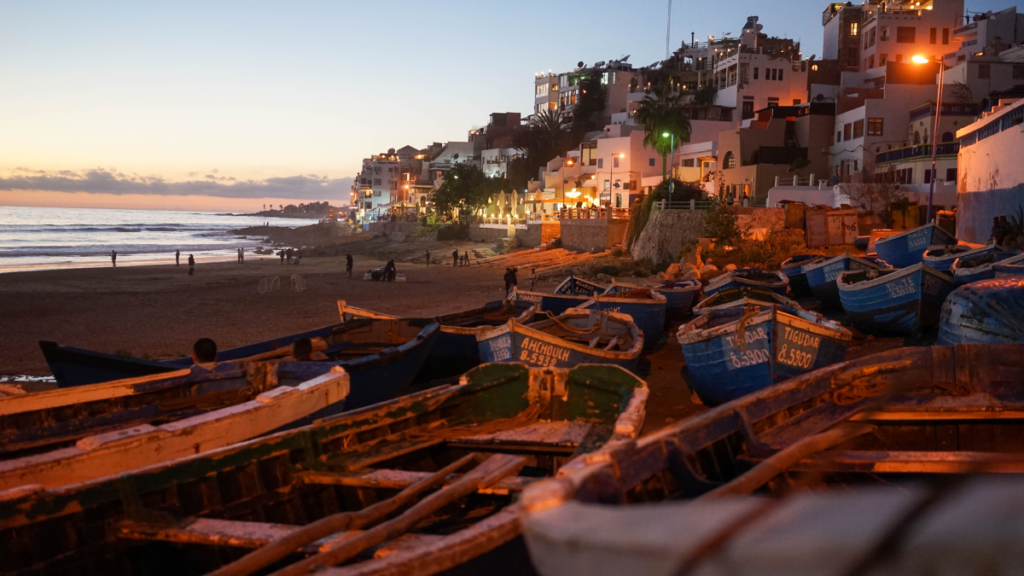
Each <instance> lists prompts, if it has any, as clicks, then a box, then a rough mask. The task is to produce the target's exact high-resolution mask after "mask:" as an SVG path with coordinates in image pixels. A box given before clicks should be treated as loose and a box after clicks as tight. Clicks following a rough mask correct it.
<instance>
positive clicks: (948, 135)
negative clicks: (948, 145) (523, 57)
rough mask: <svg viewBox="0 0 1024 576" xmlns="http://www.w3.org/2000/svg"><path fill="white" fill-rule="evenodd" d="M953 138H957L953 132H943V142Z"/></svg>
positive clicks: (950, 140)
mask: <svg viewBox="0 0 1024 576" xmlns="http://www.w3.org/2000/svg"><path fill="white" fill-rule="evenodd" d="M953 140H956V136H953V133H952V132H943V133H942V142H943V143H945V142H952V141H953Z"/></svg>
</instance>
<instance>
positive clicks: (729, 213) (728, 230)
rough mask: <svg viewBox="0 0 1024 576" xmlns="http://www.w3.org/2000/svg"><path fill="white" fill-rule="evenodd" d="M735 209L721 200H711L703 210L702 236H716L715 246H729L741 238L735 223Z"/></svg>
mask: <svg viewBox="0 0 1024 576" xmlns="http://www.w3.org/2000/svg"><path fill="white" fill-rule="evenodd" d="M736 221H737V218H736V209H735V208H733V207H731V206H726V205H725V204H723V203H721V202H712V203H711V207H710V208H708V210H707V211H706V212H704V237H705V238H716V239H717V240H716V246H731V245H732V244H733V243H734V242H736V241H737V240H739V239H740V238H741V235H740V229H739V226H737V224H736Z"/></svg>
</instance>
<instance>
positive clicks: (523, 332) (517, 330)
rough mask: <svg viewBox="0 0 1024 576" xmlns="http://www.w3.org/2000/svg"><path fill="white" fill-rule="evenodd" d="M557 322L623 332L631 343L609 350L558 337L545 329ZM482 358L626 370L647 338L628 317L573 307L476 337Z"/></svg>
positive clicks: (632, 367)
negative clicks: (621, 348)
mask: <svg viewBox="0 0 1024 576" xmlns="http://www.w3.org/2000/svg"><path fill="white" fill-rule="evenodd" d="M554 322H559V323H562V324H575V325H578V326H580V327H581V328H583V327H587V326H601V330H598V331H597V332H592V333H587V337H592V336H593V335H594V334H604V335H611V336H613V337H614V336H615V335H618V334H623V335H624V336H626V337H627V340H628V341H629V342H631V343H632V344H631V345H630V346H629V348H628V349H627V350H623V351H618V350H614V351H610V350H602V349H598V348H591V347H588V346H584V345H582V344H578V343H575V342H570V341H568V340H564V339H562V338H559V337H557V336H555V335H553V334H550V333H547V332H545V331H544V330H545V329H546V328H547V327H548V326H550V325H551V324H552V323H554ZM476 338H477V342H478V348H479V355H480V359H481V360H482V361H483V362H522V363H523V364H526V365H529V366H537V367H542V368H543V367H550V368H572V367H573V366H578V365H580V364H612V365H615V366H621V367H623V368H625V369H627V370H633V369H634V368H636V365H637V362H638V361H639V360H640V352H641V351H642V350H643V347H644V337H643V335H642V333H641V332H640V330H639V328H637V326H636V324H634V323H633V321H632V319H631V318H630V317H629V316H626V315H624V314H615V313H601V312H595V311H590V310H581V309H570V310H568V311H567V312H566V313H565V314H562V315H559V316H558V317H557V318H556V319H551V320H546V321H540V322H537V323H535V324H532V325H529V326H525V325H522V324H519V323H518V322H509V323H508V324H506V325H505V326H501V327H499V328H496V329H493V330H491V331H489V332H483V333H480V334H478V335H477V336H476Z"/></svg>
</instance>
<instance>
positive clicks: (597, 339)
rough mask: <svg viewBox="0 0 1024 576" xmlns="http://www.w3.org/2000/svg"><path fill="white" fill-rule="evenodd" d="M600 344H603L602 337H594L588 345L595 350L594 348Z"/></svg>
mask: <svg viewBox="0 0 1024 576" xmlns="http://www.w3.org/2000/svg"><path fill="white" fill-rule="evenodd" d="M599 342H601V336H600V335H598V336H594V337H593V338H591V339H590V343H589V344H587V345H588V346H590V347H591V348H594V347H596V346H597V345H598V343H599Z"/></svg>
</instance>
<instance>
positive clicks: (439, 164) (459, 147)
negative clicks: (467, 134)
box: [429, 142, 475, 190]
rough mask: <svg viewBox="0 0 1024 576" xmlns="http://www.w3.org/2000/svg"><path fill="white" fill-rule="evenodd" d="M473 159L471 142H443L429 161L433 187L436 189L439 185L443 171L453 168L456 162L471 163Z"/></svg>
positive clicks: (442, 177)
mask: <svg viewBox="0 0 1024 576" xmlns="http://www.w3.org/2000/svg"><path fill="white" fill-rule="evenodd" d="M474 161H475V157H474V156H473V143H472V142H447V143H445V144H444V145H443V146H442V148H441V149H440V150H439V151H438V152H437V154H435V155H434V156H433V160H431V162H430V168H429V170H430V180H431V182H432V183H433V189H434V190H437V188H438V187H440V186H441V182H443V181H444V175H445V173H446V172H448V171H449V170H451V169H452V168H454V167H455V165H456V164H462V163H464V162H469V163H471V164H472V163H473V162H474Z"/></svg>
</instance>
